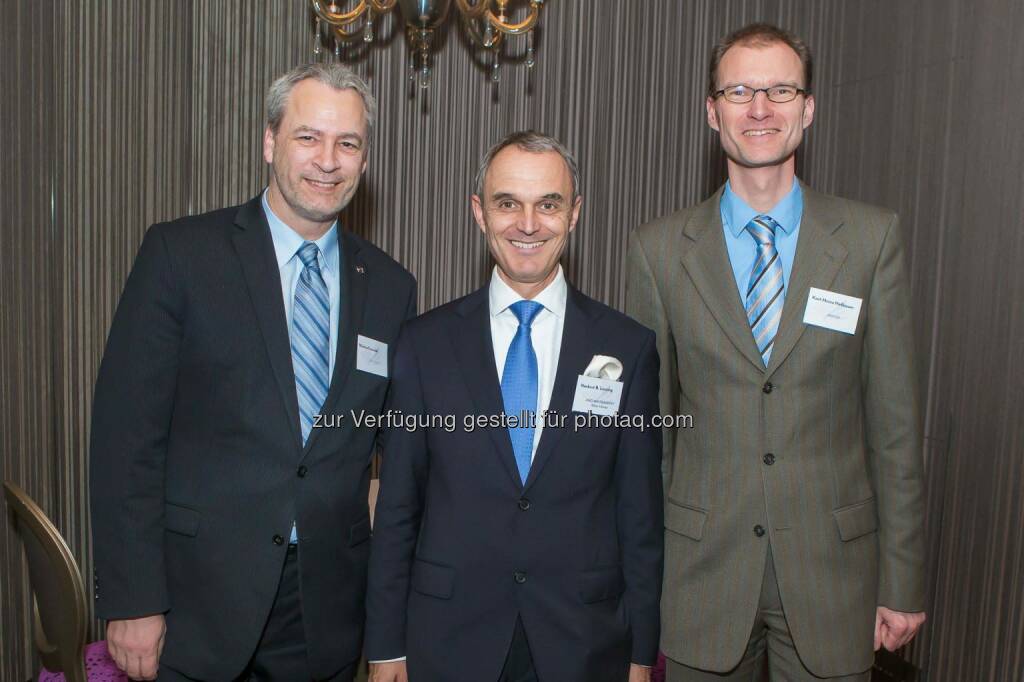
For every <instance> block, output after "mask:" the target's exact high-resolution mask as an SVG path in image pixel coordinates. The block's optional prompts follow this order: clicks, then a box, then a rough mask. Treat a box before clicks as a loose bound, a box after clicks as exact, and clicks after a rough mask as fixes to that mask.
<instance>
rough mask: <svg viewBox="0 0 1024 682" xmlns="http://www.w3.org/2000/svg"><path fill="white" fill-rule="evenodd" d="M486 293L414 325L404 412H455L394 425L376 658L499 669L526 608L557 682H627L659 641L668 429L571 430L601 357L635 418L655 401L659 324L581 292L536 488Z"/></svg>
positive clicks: (420, 679)
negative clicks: (525, 466)
mask: <svg viewBox="0 0 1024 682" xmlns="http://www.w3.org/2000/svg"><path fill="white" fill-rule="evenodd" d="M487 300H488V299H487V288H484V289H481V290H479V291H477V292H475V293H473V294H470V295H469V296H466V297H465V298H462V299H459V300H457V301H454V302H452V303H449V304H447V305H444V306H442V307H440V308H437V309H435V310H432V311H430V312H429V313H426V314H424V315H422V316H420V317H419V318H417V319H416V320H414V321H412V322H411V323H409V324H408V325H407V327H406V329H405V330H404V331H403V332H402V338H401V340H400V341H399V344H398V351H397V355H396V358H395V376H394V384H393V387H392V392H391V396H390V397H389V399H388V407H389V409H394V410H399V411H401V412H402V413H404V414H406V415H454V416H455V417H456V418H457V422H456V426H455V428H454V429H452V430H451V431H449V430H446V429H445V428H442V427H440V426H434V427H431V428H418V429H410V430H405V429H401V428H396V429H391V430H390V431H389V432H387V433H386V436H385V439H384V466H383V469H382V472H381V489H380V499H379V501H378V504H377V516H376V518H375V524H376V525H375V527H374V536H373V556H372V559H371V564H370V566H371V575H370V587H369V595H368V598H367V607H368V614H367V616H368V620H367V632H366V654H367V658H368V659H369V660H386V659H390V658H395V657H398V656H406V655H407V656H408V670H409V676H410V679H411V680H415V681H416V682H480V681H481V680H496V679H498V677H499V674H500V672H501V670H502V665H503V664H504V662H505V655H506V653H507V652H508V648H509V643H510V642H511V640H512V632H513V629H514V627H515V624H516V618H517V617H519V618H522V621H523V625H524V627H525V631H526V637H527V639H528V640H529V644H530V651H531V654H532V656H533V660H534V664H535V666H536V669H537V674H538V676H539V678H540V679H542V680H562V681H564V682H622V681H623V680H625V679H626V676H627V670H628V667H629V663H630V661H632V662H635V663H642V664H647V665H651V664H653V663H654V660H655V657H656V655H657V651H658V602H659V599H660V596H661V595H660V591H661V570H662V558H663V557H662V541H663V538H662V518H661V513H662V510H661V497H662V481H661V471H660V467H659V462H660V454H661V434H660V432H659V431H658V430H657V429H651V428H646V429H640V428H624V427H617V426H606V427H605V426H590V427H583V428H580V429H576V428H574V425H575V419H574V416H573V413H571V409H572V405H573V396H574V394H575V389H576V382H577V378H578V377H579V376H580V375H581V374H582V373H583V372H584V371H585V369H586V368H587V365H588V364H589V363H590V361H591V359H592V358H593V357H594V356H595V355H609V356H612V357H615V358H618V359H619V360H620V361H621V362H622V364H623V367H624V369H623V374H622V377H621V381H622V383H623V387H622V396H621V407H620V411H619V412H620V414H622V415H632V416H636V417H640V418H642V419H643V420H645V421H649V420H650V419H651V417H652V416H653V415H654V414H655V413H656V411H657V381H658V356H657V354H656V352H655V348H654V344H655V340H654V335H653V334H651V332H650V330H648V329H644V328H643V327H641V326H640V325H639V324H637V323H636V322H634V321H633V320H630V319H628V318H627V317H626V316H625V315H623V314H621V313H619V312H617V311H614V310H612V309H610V308H608V307H607V306H605V305H602V304H601V303H598V302H597V301H594V300H592V299H590V298H587V297H586V296H584V295H583V294H581V293H580V292H578V291H576V290H575V289H572V288H570V290H569V295H568V299H567V301H566V308H565V323H564V324H565V326H564V329H563V334H562V347H561V350H560V352H559V358H558V369H557V371H556V376H555V384H554V388H553V390H552V394H551V403H550V409H551V411H553V412H555V413H557V414H559V415H562V416H563V417H566V422H565V426H564V428H559V427H557V426H553V425H551V423H550V422H549V423H548V424H547V425H546V426H545V427H544V431H543V432H542V434H541V439H540V443H539V444H538V446H537V452H536V455H535V457H534V460H533V464H532V466H531V468H530V473H529V476H528V477H527V479H526V482H525V485H524V484H523V483H521V482H520V480H519V472H518V469H517V468H516V461H515V455H514V453H513V450H512V442H511V440H510V438H509V434H508V429H507V428H505V427H501V426H497V427H493V428H492V427H480V428H474V429H472V430H466V429H465V428H464V422H463V418H464V417H467V416H470V417H473V416H476V415H480V416H490V415H498V414H500V413H501V412H502V409H503V407H502V397H501V386H500V384H499V381H498V374H497V369H496V368H495V366H494V350H493V346H492V342H491V331H490V322H489V318H490V316H489V311H488V302H487Z"/></svg>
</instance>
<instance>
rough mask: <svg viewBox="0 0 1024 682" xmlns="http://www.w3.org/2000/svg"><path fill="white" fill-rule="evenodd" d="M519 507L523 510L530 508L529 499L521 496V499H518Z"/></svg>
mask: <svg viewBox="0 0 1024 682" xmlns="http://www.w3.org/2000/svg"><path fill="white" fill-rule="evenodd" d="M519 508H520V509H522V510H523V511H526V510H527V509H529V508H530V501H529V500H528V499H526V498H525V497H524V498H522V499H521V500H519Z"/></svg>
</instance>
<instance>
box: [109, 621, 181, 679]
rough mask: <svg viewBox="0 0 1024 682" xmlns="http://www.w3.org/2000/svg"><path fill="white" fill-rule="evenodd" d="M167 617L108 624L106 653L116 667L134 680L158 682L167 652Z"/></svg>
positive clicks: (110, 622)
mask: <svg viewBox="0 0 1024 682" xmlns="http://www.w3.org/2000/svg"><path fill="white" fill-rule="evenodd" d="M165 632H167V624H166V623H165V622H164V615H163V614H162V613H158V614H157V615H155V616H144V617H143V618H132V619H130V620H112V621H109V622H108V623H107V649H109V650H110V657H111V658H113V659H114V662H115V663H117V667H118V668H120V669H121V670H123V671H124V673H125V674H126V675H128V677H130V678H132V679H133V680H155V679H156V671H157V669H158V668H159V667H160V665H159V664H160V652H161V651H163V649H164V633H165Z"/></svg>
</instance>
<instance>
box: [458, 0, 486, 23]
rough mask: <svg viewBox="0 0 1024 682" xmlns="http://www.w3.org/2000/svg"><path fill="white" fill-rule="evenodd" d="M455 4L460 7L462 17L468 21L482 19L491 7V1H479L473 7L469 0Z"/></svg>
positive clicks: (462, 0) (461, 0)
mask: <svg viewBox="0 0 1024 682" xmlns="http://www.w3.org/2000/svg"><path fill="white" fill-rule="evenodd" d="M455 3H456V4H457V5H458V6H459V11H460V12H462V16H464V17H466V18H467V19H480V18H482V17H483V15H484V12H486V11H487V8H488V7H489V6H490V4H491V0H477V2H476V4H475V5H471V4H470V3H469V0H455Z"/></svg>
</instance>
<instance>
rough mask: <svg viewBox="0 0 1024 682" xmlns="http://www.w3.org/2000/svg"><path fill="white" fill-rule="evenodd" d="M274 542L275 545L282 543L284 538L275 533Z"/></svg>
mask: <svg viewBox="0 0 1024 682" xmlns="http://www.w3.org/2000/svg"><path fill="white" fill-rule="evenodd" d="M274 544H275V545H283V544H284V538H283V537H281V536H280V535H275V536H274Z"/></svg>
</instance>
